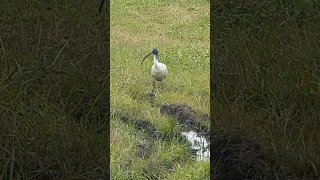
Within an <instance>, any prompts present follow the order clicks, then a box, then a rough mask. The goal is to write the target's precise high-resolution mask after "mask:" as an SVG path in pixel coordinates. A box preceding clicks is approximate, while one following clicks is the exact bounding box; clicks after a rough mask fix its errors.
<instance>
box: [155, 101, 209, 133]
mask: <svg viewBox="0 0 320 180" xmlns="http://www.w3.org/2000/svg"><path fill="white" fill-rule="evenodd" d="M160 113H161V114H162V115H169V116H172V117H173V118H174V119H176V120H177V121H178V123H179V124H181V125H183V126H184V127H186V128H189V129H192V130H195V131H197V132H201V134H207V137H209V132H210V130H209V128H208V127H204V126H202V125H201V124H200V123H199V121H197V116H196V114H195V112H194V111H193V110H192V108H191V107H190V106H188V105H186V104H183V103H173V104H163V105H162V106H161V107H160Z"/></svg>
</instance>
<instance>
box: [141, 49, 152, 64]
mask: <svg viewBox="0 0 320 180" xmlns="http://www.w3.org/2000/svg"><path fill="white" fill-rule="evenodd" d="M151 54H152V51H151V52H150V53H149V54H147V55H146V56H145V57H144V58H143V59H142V61H141V65H142V63H143V61H144V60H145V59H146V58H147V57H148V56H150V55H151Z"/></svg>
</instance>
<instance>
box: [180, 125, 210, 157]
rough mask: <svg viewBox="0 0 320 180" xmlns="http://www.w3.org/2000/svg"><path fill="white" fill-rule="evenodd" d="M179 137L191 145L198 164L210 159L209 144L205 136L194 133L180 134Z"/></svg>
mask: <svg viewBox="0 0 320 180" xmlns="http://www.w3.org/2000/svg"><path fill="white" fill-rule="evenodd" d="M181 135H182V136H184V137H186V139H187V140H188V141H189V142H190V143H191V148H192V149H193V150H195V151H196V155H197V161H198V162H199V161H207V160H209V159H210V144H209V142H208V141H207V139H206V138H205V136H202V135H201V134H198V133H196V132H194V131H188V132H181Z"/></svg>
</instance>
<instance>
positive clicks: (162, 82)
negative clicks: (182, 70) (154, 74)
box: [161, 80, 164, 91]
mask: <svg viewBox="0 0 320 180" xmlns="http://www.w3.org/2000/svg"><path fill="white" fill-rule="evenodd" d="M163 84H164V80H162V81H161V91H163Z"/></svg>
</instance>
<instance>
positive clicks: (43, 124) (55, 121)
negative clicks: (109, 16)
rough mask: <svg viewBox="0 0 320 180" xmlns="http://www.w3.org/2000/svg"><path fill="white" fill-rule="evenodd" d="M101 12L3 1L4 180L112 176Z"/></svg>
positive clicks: (0, 105)
mask: <svg viewBox="0 0 320 180" xmlns="http://www.w3.org/2000/svg"><path fill="white" fill-rule="evenodd" d="M98 6H99V4H98V2H95V3H93V2H89V1H82V2H80V1H74V0H70V1H63V2H62V1H50V2H44V1H37V0H23V1H19V2H18V1H7V0H5V1H1V3H0V11H1V15H0V19H1V25H0V58H1V60H0V62H1V63H0V114H1V115H0V117H1V120H0V139H1V141H0V144H1V145H0V179H98V178H105V177H106V176H107V173H108V169H107V168H106V167H107V166H108V163H109V162H108V149H109V145H108V137H109V132H108V129H107V124H106V120H107V114H106V113H105V112H106V108H107V103H108V102H107V101H108V99H107V95H106V93H107V86H106V84H107V83H106V82H107V80H108V78H109V77H108V73H107V72H106V65H107V63H106V60H105V59H106V50H105V49H106V46H107V44H108V39H107V38H106V35H107V32H106V30H107V21H106V17H105V15H97V10H98Z"/></svg>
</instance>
